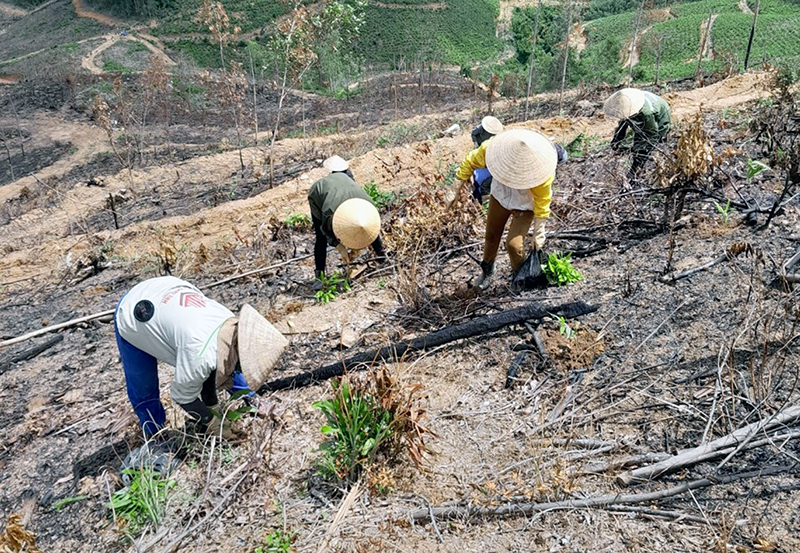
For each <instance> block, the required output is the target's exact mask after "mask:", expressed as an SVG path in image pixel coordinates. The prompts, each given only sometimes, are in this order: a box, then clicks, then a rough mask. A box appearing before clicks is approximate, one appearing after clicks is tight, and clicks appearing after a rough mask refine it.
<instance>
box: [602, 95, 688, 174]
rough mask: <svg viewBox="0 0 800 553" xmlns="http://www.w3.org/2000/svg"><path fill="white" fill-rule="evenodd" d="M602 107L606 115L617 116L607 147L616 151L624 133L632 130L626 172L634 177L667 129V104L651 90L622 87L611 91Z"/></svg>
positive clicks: (670, 120) (661, 139)
mask: <svg viewBox="0 0 800 553" xmlns="http://www.w3.org/2000/svg"><path fill="white" fill-rule="evenodd" d="M603 111H604V112H605V114H606V115H608V116H609V117H615V118H617V119H620V122H619V125H618V126H617V130H616V131H614V138H613V139H612V140H611V148H612V149H613V150H614V151H618V150H619V149H620V147H621V146H622V142H623V140H625V136H626V135H627V133H628V128H630V129H631V130H632V131H633V147H632V148H631V152H632V153H633V163H632V164H631V170H630V176H631V177H632V178H634V177H636V175H637V173H638V172H639V170H640V169H641V168H642V167H643V166H644V164H645V163H647V160H648V159H649V158H650V152H652V151H653V148H655V147H656V145H657V144H658V143H659V142H663V141H664V139H665V138H666V136H667V133H668V132H669V127H670V123H672V118H671V117H670V113H669V104H667V102H666V101H665V100H664V99H663V98H661V97H660V96H656V95H655V94H653V93H652V92H648V91H646V90H639V89H638V88H623V89H622V90H619V91H617V92H615V93H614V94H612V95H611V96H610V97H609V98H608V100H606V103H605V104H604V105H603Z"/></svg>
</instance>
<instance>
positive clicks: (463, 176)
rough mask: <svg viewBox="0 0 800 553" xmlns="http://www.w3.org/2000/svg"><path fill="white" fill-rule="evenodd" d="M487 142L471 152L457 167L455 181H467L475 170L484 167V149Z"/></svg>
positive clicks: (487, 144)
mask: <svg viewBox="0 0 800 553" xmlns="http://www.w3.org/2000/svg"><path fill="white" fill-rule="evenodd" d="M489 142H490V141H489V140H487V141H486V142H484V143H483V144H481V145H480V146H478V147H477V148H475V149H474V150H472V151H471V152H470V153H468V154H467V155H466V157H465V158H464V159H463V161H462V162H461V165H459V166H458V171H456V180H460V181H468V180H469V178H470V176H472V172H473V171H474V170H475V169H480V168H483V167H486V148H487V147H488V146H489Z"/></svg>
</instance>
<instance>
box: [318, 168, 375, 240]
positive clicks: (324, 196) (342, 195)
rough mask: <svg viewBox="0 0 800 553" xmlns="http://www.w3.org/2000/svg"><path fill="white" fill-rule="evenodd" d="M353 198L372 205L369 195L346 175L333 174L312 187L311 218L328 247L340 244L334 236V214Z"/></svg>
mask: <svg viewBox="0 0 800 553" xmlns="http://www.w3.org/2000/svg"><path fill="white" fill-rule="evenodd" d="M353 198H361V199H362V200H367V201H368V202H369V203H372V199H371V198H370V197H369V194H367V193H366V192H364V190H363V189H362V188H361V187H360V186H359V185H357V184H356V183H355V181H354V180H353V179H351V178H350V177H348V176H347V175H345V174H344V173H331V174H330V175H328V176H327V177H323V178H321V179H319V180H318V181H317V182H315V183H314V184H312V185H311V189H310V190H309V191H308V204H309V206H310V207H311V218H312V219H314V220H316V221H317V222H318V223H319V225H320V228H321V230H322V233H323V234H324V235H325V238H326V239H327V240H328V245H330V246H336V245H338V244H339V239H338V238H336V235H334V234H333V213H334V212H335V211H336V209H337V208H338V207H339V206H340V205H342V204H343V203H344V202H346V201H347V200H351V199H353Z"/></svg>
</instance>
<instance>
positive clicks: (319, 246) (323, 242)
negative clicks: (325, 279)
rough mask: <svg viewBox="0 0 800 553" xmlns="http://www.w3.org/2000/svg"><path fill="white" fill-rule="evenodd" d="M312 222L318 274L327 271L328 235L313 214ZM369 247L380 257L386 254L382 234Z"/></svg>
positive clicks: (316, 272)
mask: <svg viewBox="0 0 800 553" xmlns="http://www.w3.org/2000/svg"><path fill="white" fill-rule="evenodd" d="M311 224H312V225H313V226H314V271H315V274H316V275H319V274H320V273H325V266H326V265H327V262H328V237H327V236H326V235H325V233H324V232H323V231H322V221H320V220H319V219H317V218H316V217H313V216H312V217H311ZM369 247H370V248H372V251H374V252H375V255H376V256H378V257H382V256H385V255H386V252H385V251H384V249H383V241H382V240H381V237H380V236H378V237H377V238H376V239H375V240H374V241H373V242H372V244H370V246H369Z"/></svg>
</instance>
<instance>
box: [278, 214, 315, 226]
mask: <svg viewBox="0 0 800 553" xmlns="http://www.w3.org/2000/svg"><path fill="white" fill-rule="evenodd" d="M283 224H284V225H286V226H287V227H289V228H307V227H309V226H311V217H309V216H308V215H306V214H305V213H292V214H291V215H289V216H288V217H287V218H286V219H284V221H283Z"/></svg>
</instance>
